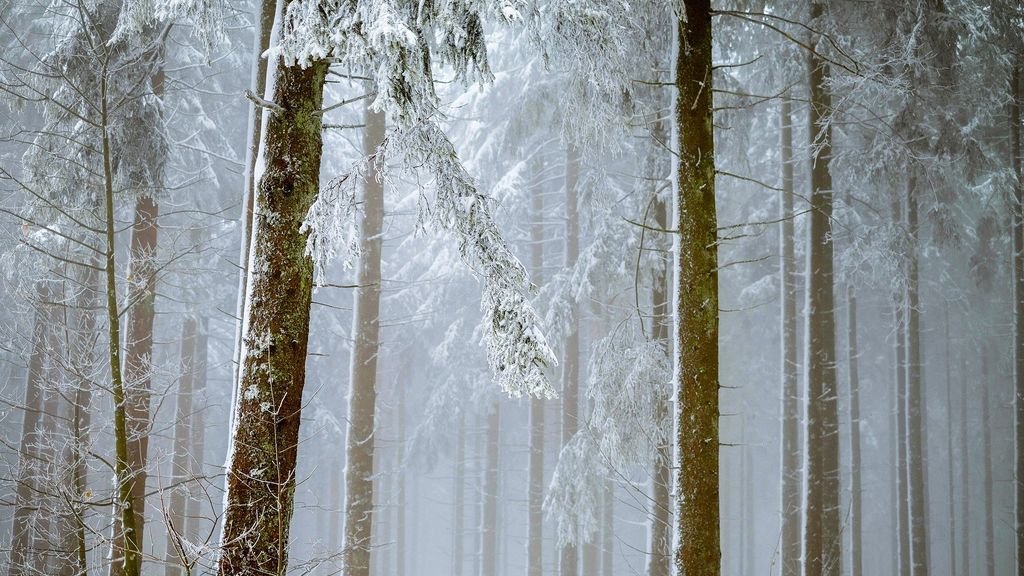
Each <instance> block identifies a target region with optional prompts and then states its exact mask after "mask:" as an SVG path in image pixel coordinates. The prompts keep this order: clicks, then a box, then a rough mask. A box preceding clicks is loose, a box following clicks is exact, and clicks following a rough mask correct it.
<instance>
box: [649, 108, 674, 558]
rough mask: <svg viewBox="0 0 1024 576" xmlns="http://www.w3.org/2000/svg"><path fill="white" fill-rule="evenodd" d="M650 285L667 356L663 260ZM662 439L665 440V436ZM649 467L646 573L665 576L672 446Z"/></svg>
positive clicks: (657, 334) (661, 209)
mask: <svg viewBox="0 0 1024 576" xmlns="http://www.w3.org/2000/svg"><path fill="white" fill-rule="evenodd" d="M654 130H655V134H654V137H655V138H656V139H658V140H659V141H661V142H665V141H666V139H665V134H664V132H665V130H664V128H663V127H662V124H661V122H659V123H657V124H656V125H655V128H654ZM655 165H657V164H655ZM651 172H652V173H651V174H648V177H650V178H652V179H656V178H657V177H658V175H657V174H656V173H655V172H656V169H655V170H652V171H651ZM655 192H656V191H655ZM654 223H655V224H654V225H655V226H656V227H658V228H660V229H662V230H667V229H668V226H669V221H668V203H667V202H666V201H665V199H664V198H663V197H656V198H655V199H654ZM652 282H653V286H652V287H651V308H652V316H653V318H652V322H653V327H652V336H653V338H654V340H655V341H656V342H660V343H661V345H662V347H663V349H664V352H665V354H670V353H671V352H670V350H671V347H672V345H671V342H670V341H669V330H670V328H671V325H672V318H671V317H670V316H669V313H670V310H671V304H670V302H669V289H670V280H669V271H668V262H667V261H660V262H659V263H658V264H657V267H656V269H655V270H654V274H653V278H652ZM670 401H671V396H669V395H668V394H666V395H665V398H664V401H663V402H660V403H658V405H657V406H656V407H655V409H656V410H657V412H656V413H655V415H654V418H655V419H656V420H657V421H659V422H660V421H662V420H664V419H665V416H667V415H668V412H669V410H670V405H671V402H670ZM666 437H668V435H667V434H666ZM652 464H653V466H652V471H651V511H650V512H649V514H648V516H649V520H648V522H649V527H648V539H649V542H648V544H647V547H648V560H647V574H648V576H669V574H670V573H671V566H672V513H671V510H672V495H671V490H672V470H671V464H672V446H671V445H670V444H669V443H668V442H661V443H660V445H658V446H655V447H654V462H653V463H652Z"/></svg>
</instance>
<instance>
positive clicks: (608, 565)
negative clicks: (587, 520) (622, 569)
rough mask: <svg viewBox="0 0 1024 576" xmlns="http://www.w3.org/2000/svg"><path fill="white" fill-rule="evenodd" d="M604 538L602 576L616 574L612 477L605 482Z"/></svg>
mask: <svg viewBox="0 0 1024 576" xmlns="http://www.w3.org/2000/svg"><path fill="white" fill-rule="evenodd" d="M601 526H602V527H603V529H604V531H603V535H604V538H603V540H602V542H601V576H614V574H615V548H614V546H615V482H614V480H612V477H611V475H609V476H608V477H607V478H605V481H604V512H603V513H602V522H601Z"/></svg>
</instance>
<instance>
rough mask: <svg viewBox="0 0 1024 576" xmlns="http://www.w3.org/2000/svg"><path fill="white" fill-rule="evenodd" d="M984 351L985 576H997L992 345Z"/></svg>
mask: <svg viewBox="0 0 1024 576" xmlns="http://www.w3.org/2000/svg"><path fill="white" fill-rule="evenodd" d="M982 346H983V347H984V350H983V352H982V359H981V438H982V441H981V445H982V449H981V456H982V458H984V459H985V462H984V473H985V476H984V480H983V481H982V486H983V487H984V489H985V496H984V501H983V510H984V522H985V532H984V533H985V542H984V544H985V548H984V553H985V555H984V560H985V574H986V576H995V574H996V550H995V516H994V512H995V510H994V508H993V490H992V487H993V479H994V477H993V474H992V407H991V406H990V404H989V386H991V385H992V380H993V378H992V368H991V367H992V366H993V365H994V362H993V359H992V352H991V350H990V346H991V345H990V344H989V343H988V342H985V343H984V344H982Z"/></svg>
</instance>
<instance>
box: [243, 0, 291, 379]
mask: <svg viewBox="0 0 1024 576" xmlns="http://www.w3.org/2000/svg"><path fill="white" fill-rule="evenodd" d="M282 4H283V3H282ZM277 5H278V1H277V0H259V1H258V2H257V3H256V12H255V14H254V16H255V20H256V30H255V36H254V37H253V52H252V54H251V57H252V62H253V63H252V71H251V74H252V78H251V80H250V82H249V89H250V90H251V91H252V92H253V94H256V95H257V96H259V97H260V98H266V93H265V92H266V82H267V63H268V62H269V59H267V58H265V57H264V56H263V55H264V54H265V53H266V51H267V49H268V48H270V34H271V32H272V31H273V29H274V20H275V18H276V17H277V14H275V10H276V8H277ZM262 131H263V108H261V107H259V106H255V105H254V106H252V107H250V108H249V131H248V133H247V134H246V142H245V144H246V145H245V180H244V185H245V188H244V190H243V191H242V218H241V222H242V238H241V252H240V254H239V259H238V265H239V266H240V268H241V270H240V271H239V275H238V278H239V280H238V303H237V305H236V309H237V313H238V321H237V328H236V331H235V368H234V382H235V383H237V382H238V371H239V370H240V369H241V368H240V367H241V366H242V359H241V358H240V357H239V356H238V354H240V353H241V351H242V349H243V346H241V341H242V326H243V320H242V318H243V315H244V314H245V293H246V282H247V279H248V276H249V274H248V271H247V270H246V266H248V265H249V249H250V247H251V244H252V217H253V209H254V207H255V199H256V194H255V193H254V191H255V189H256V158H257V157H258V155H259V147H260V142H261V140H262V138H261V134H262ZM236 392H237V391H236Z"/></svg>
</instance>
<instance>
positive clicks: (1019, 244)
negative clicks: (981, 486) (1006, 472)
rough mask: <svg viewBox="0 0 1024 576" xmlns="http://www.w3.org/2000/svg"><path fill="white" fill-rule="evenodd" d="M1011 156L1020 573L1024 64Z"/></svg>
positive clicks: (1016, 80) (1014, 79)
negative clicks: (1023, 107)
mask: <svg viewBox="0 0 1024 576" xmlns="http://www.w3.org/2000/svg"><path fill="white" fill-rule="evenodd" d="M1010 82H1011V83H1012V86H1011V95H1012V97H1011V100H1010V140H1011V142H1010V153H1011V154H1012V155H1013V158H1012V163H1013V172H1014V175H1015V176H1016V177H1017V183H1016V185H1015V186H1014V189H1013V192H1014V195H1013V209H1012V210H1011V213H1012V215H1013V304H1014V306H1013V312H1014V314H1013V317H1014V327H1013V382H1014V403H1013V406H1014V431H1015V435H1016V442H1015V451H1016V454H1015V456H1016V466H1015V470H1016V476H1015V477H1016V479H1017V481H1016V482H1014V484H1015V485H1016V490H1015V492H1016V510H1015V511H1016V514H1015V530H1014V531H1015V532H1016V547H1017V550H1016V552H1017V554H1016V559H1017V572H1018V573H1020V572H1021V571H1024V166H1022V163H1024V158H1022V156H1021V141H1020V138H1021V134H1020V133H1021V113H1020V108H1021V101H1022V100H1024V95H1022V94H1021V64H1020V63H1017V64H1015V65H1014V67H1013V75H1012V76H1011V78H1010Z"/></svg>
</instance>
